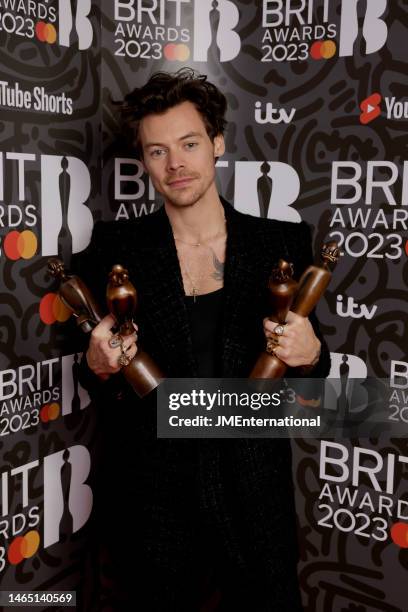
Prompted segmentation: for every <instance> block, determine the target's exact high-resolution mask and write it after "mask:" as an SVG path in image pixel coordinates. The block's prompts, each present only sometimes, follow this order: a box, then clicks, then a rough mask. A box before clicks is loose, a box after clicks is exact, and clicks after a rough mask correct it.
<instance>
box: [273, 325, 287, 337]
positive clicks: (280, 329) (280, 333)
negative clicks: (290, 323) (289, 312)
mask: <svg viewBox="0 0 408 612" xmlns="http://www.w3.org/2000/svg"><path fill="white" fill-rule="evenodd" d="M284 331H285V326H284V325H277V326H276V327H275V329H274V330H273V332H272V333H273V334H276V335H277V336H283V332H284Z"/></svg>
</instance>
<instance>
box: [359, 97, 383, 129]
mask: <svg viewBox="0 0 408 612" xmlns="http://www.w3.org/2000/svg"><path fill="white" fill-rule="evenodd" d="M381 99H382V98H381V95H380V94H379V93H373V94H371V96H368V98H366V99H365V100H363V101H362V102H361V104H360V109H361V111H362V112H361V115H360V123H362V124H363V125H366V124H367V123H370V122H371V121H373V120H374V119H377V117H378V116H379V115H381V108H380V104H381Z"/></svg>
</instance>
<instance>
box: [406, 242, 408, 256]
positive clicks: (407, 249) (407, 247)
mask: <svg viewBox="0 0 408 612" xmlns="http://www.w3.org/2000/svg"><path fill="white" fill-rule="evenodd" d="M405 254H406V255H407V256H408V240H407V241H406V242H405Z"/></svg>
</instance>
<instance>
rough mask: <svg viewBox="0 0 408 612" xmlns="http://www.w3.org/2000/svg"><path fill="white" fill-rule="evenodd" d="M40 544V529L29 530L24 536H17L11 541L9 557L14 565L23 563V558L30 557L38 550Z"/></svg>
mask: <svg viewBox="0 0 408 612" xmlns="http://www.w3.org/2000/svg"><path fill="white" fill-rule="evenodd" d="M39 545H40V536H39V533H38V531H34V530H32V531H28V532H27V533H26V534H25V535H24V536H17V537H16V538H14V540H13V541H12V542H11V544H10V546H9V548H8V551H7V557H8V560H9V562H10V563H11V564H12V565H17V564H18V563H21V561H23V559H29V558H30V557H32V556H33V555H35V553H36V552H37V550H38V547H39Z"/></svg>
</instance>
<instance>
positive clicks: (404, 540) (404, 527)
mask: <svg viewBox="0 0 408 612" xmlns="http://www.w3.org/2000/svg"><path fill="white" fill-rule="evenodd" d="M391 539H392V541H393V542H394V544H396V545H397V546H399V547H400V548H408V523H401V522H399V523H394V525H393V526H392V527H391Z"/></svg>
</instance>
